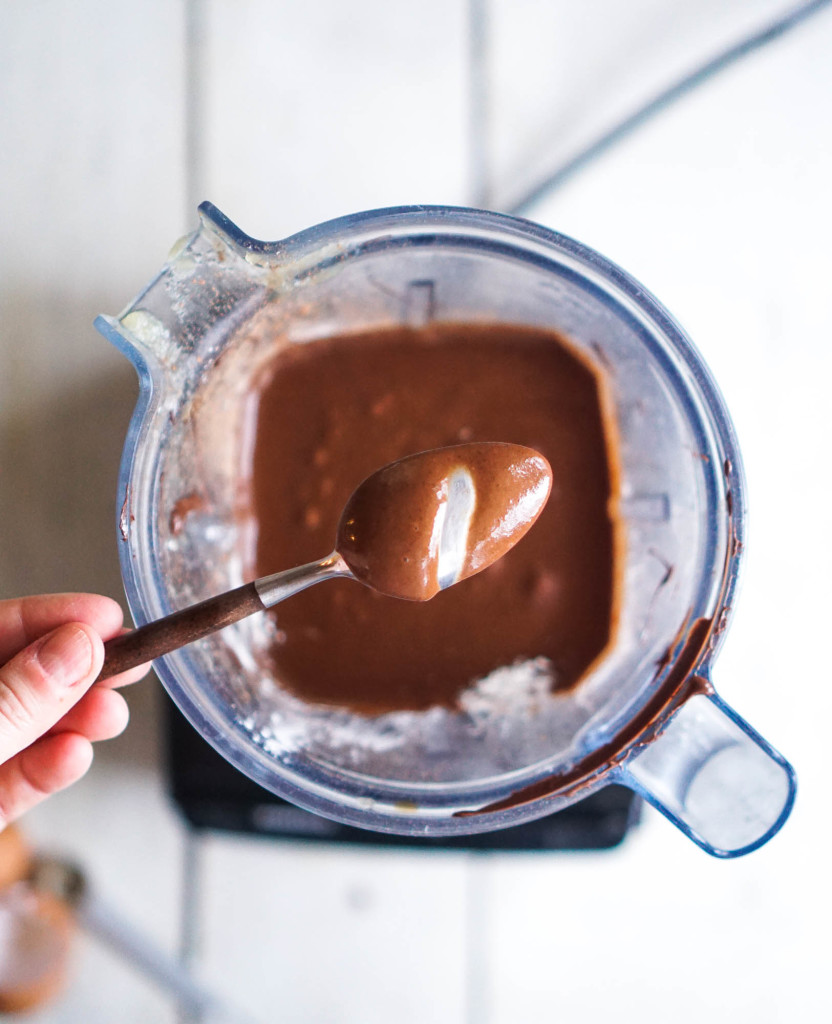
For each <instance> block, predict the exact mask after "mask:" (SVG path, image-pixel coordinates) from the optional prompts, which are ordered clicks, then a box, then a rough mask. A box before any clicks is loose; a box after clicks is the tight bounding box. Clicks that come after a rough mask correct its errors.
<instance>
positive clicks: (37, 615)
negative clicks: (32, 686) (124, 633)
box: [0, 594, 123, 664]
mask: <svg viewBox="0 0 832 1024" xmlns="http://www.w3.org/2000/svg"><path fill="white" fill-rule="evenodd" d="M122 621H123V613H122V611H121V607H120V606H119V605H118V603H117V602H116V601H113V599H112V598H110V597H103V596H102V595H100V594H42V595H38V596H33V597H19V598H13V599H11V600H6V601H0V664H3V663H4V662H6V661H8V660H9V658H13V657H14V655H15V654H17V653H18V652H19V651H22V650H23V648H24V647H28V646H29V644H30V643H32V642H33V641H34V640H38V639H39V638H40V637H42V636H44V635H45V634H46V633H49V632H50V631H51V630H53V629H56V628H57V627H58V626H63V625H64V624H65V623H67V622H83V623H84V624H85V625H88V626H92V628H93V629H94V630H95V631H96V633H98V635H99V636H100V637H101V639H102V640H109V638H110V637H111V636H115V634H116V633H118V632H119V631H120V630H121V624H122Z"/></svg>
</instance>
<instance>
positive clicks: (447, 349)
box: [251, 323, 619, 714]
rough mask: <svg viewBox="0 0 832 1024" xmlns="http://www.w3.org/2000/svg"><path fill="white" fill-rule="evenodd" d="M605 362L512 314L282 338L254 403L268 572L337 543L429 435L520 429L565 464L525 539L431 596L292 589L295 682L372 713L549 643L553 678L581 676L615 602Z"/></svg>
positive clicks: (286, 618) (556, 684) (282, 650)
mask: <svg viewBox="0 0 832 1024" xmlns="http://www.w3.org/2000/svg"><path fill="white" fill-rule="evenodd" d="M599 373H600V371H599V370H598V369H597V368H596V367H595V366H593V365H590V364H589V363H588V362H587V361H586V360H585V359H584V358H583V357H582V356H580V355H579V354H577V353H576V351H575V350H574V349H573V348H572V347H571V346H570V345H569V344H568V343H566V342H565V341H563V340H562V339H561V338H559V337H558V336H557V335H556V334H554V333H552V332H550V331H546V330H543V329H535V328H528V327H519V326H511V325H508V326H506V325H496V324H474V323H468V324H453V323H434V324H431V325H429V326H427V327H424V328H408V327H396V328H389V329H382V330H377V331H374V332H368V333H366V334H354V335H349V336H345V337H340V338H329V339H324V340H320V341H314V342H308V343H305V344H302V345H294V346H290V347H288V348H286V349H284V350H282V351H281V352H280V354H279V355H278V356H276V358H275V361H274V363H273V364H272V366H271V367H270V370H269V375H268V377H267V379H265V380H264V381H263V382H262V387H261V389H260V392H259V401H258V403H257V408H256V412H255V421H254V432H255V444H254V455H253V463H252V481H251V483H252V492H251V505H252V511H253V513H254V514H255V516H256V519H257V522H258V537H257V544H256V552H255V553H254V558H253V561H254V565H253V566H252V574H254V575H257V576H262V575H267V574H269V573H272V572H275V571H278V570H281V569H284V568H288V567H290V566H293V565H298V564H301V563H303V562H308V561H313V560H315V559H319V558H321V556H322V552H324V553H325V552H327V551H329V550H331V548H332V545H333V538H334V537H335V536H336V531H337V527H338V522H339V517H340V515H341V510H342V508H343V507H344V506H345V505H346V503H347V501H348V499H349V497H350V495H351V493H352V492H353V490H354V489H355V488H356V487H357V485H358V484H359V483H360V482H361V481H362V480H363V479H364V478H365V477H367V476H369V475H370V474H371V473H372V472H373V471H374V470H376V469H377V468H378V467H379V466H382V465H384V464H386V463H389V462H393V461H395V460H396V459H400V458H403V457H404V456H406V455H409V454H412V453H414V452H419V451H424V450H426V449H429V448H440V447H445V446H447V445H454V444H459V443H461V442H468V441H504V442H509V443H513V444H519V445H524V446H526V447H530V448H534V449H535V450H537V451H538V452H540V453H542V454H543V455H544V456H545V457H546V459H548V461H549V463H550V464H551V467H552V475H553V486H552V492H551V496H550V499H549V502H548V505H547V506H546V508H545V509H544V510H543V512H542V514H541V515H540V518H539V520H538V522H537V523H536V525H535V527H534V529H532V530H531V531H530V532H529V534H528V535H527V536H526V537H525V538H524V539H523V541H522V543H520V544H519V545H518V546H517V547H516V548H514V549H513V550H511V551H509V552H508V553H507V554H506V555H505V557H503V558H500V559H499V561H497V562H495V563H494V564H493V565H491V566H490V567H489V568H487V569H486V570H484V571H483V572H481V573H478V574H477V575H476V576H474V577H472V578H471V579H466V580H463V581H462V582H461V583H460V584H458V585H456V586H453V587H451V588H450V589H448V590H444V591H442V592H441V593H439V594H437V595H436V597H434V598H433V599H432V600H431V601H428V602H425V603H414V602H405V601H399V600H396V599H395V598H391V597H386V596H384V595H382V594H379V593H378V592H375V591H372V590H369V589H367V588H364V587H356V585H355V583H354V582H352V581H349V580H333V581H331V582H328V583H327V584H326V585H325V586H320V587H313V588H311V589H310V590H307V591H305V592H303V593H301V594H299V595H297V596H296V597H294V598H292V599H291V600H290V601H287V602H286V603H285V604H282V605H281V606H280V607H279V608H277V609H276V610H275V612H273V613H272V614H274V615H275V617H276V620H277V626H278V638H277V641H276V642H275V644H274V647H273V651H272V656H273V660H274V673H275V676H276V677H277V678H278V679H280V680H281V682H282V684H283V685H284V686H286V687H287V688H288V689H290V690H291V691H293V692H294V693H296V694H297V695H298V696H300V697H301V698H303V699H304V700H306V701H309V702H312V703H323V704H332V705H339V706H342V707H347V708H350V709H352V710H355V711H360V712H363V713H367V714H377V713H381V712H384V711H391V710H401V709H413V710H419V709H426V708H429V707H431V706H435V705H444V706H449V707H450V706H454V705H455V703H456V699H457V697H458V695H459V694H460V692H461V691H462V690H464V689H465V688H467V687H468V686H470V685H471V684H472V683H473V682H474V681H475V680H477V679H479V678H482V677H483V676H485V675H487V674H488V673H490V672H492V671H494V670H495V669H498V668H501V667H503V666H506V665H511V664H513V663H515V662H517V661H525V660H527V659H532V658H545V659H548V661H549V663H550V664H551V669H552V675H553V688H555V689H567V688H570V687H572V686H574V685H575V684H576V683H577V682H578V681H579V680H580V679H581V677H582V676H583V675H584V674H585V673H586V672H587V670H588V669H589V668H590V666H591V665H592V664H593V662H594V661H595V660H596V659H598V658H599V657H600V656H601V655H602V654H603V652H604V650H605V648H606V646H607V645H608V643H609V642H610V639H611V635H612V632H613V629H614V627H615V618H616V605H617V588H616V570H617V565H618V561H619V552H618V550H617V547H618V533H619V531H618V527H617V523H616V520H615V508H616V499H617V496H618V495H617V491H618V481H617V472H616V466H617V463H616V437H615V428H614V424H613V423H611V422H610V421H609V418H608V416H606V415H605V411H604V403H603V401H602V397H603V392H602V381H601V380H600V377H599Z"/></svg>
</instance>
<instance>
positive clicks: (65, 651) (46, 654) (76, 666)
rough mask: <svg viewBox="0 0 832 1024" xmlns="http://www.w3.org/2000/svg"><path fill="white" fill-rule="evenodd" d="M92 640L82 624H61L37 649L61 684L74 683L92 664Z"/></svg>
mask: <svg viewBox="0 0 832 1024" xmlns="http://www.w3.org/2000/svg"><path fill="white" fill-rule="evenodd" d="M92 657H93V650H92V642H91V641H90V638H89V636H88V635H87V633H86V632H85V631H84V630H83V629H81V627H80V626H71V625H70V626H60V627H59V628H58V629H56V630H55V632H54V633H50V634H49V636H47V637H46V639H45V640H44V641H43V643H42V644H41V646H40V649H39V650H38V652H37V659H38V662H39V663H40V667H41V668H42V669H43V671H44V672H45V673H46V675H47V676H49V677H50V679H51V680H52V681H53V682H54V683H55V684H56V685H58V686H74V685H75V684H76V683H80V682H81V680H82V679H84V678H85V677H86V676H87V675H88V673H89V671H90V669H91V668H92Z"/></svg>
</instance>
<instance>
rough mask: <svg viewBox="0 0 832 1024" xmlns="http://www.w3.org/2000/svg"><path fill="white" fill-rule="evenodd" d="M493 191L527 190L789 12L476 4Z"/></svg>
mask: <svg viewBox="0 0 832 1024" xmlns="http://www.w3.org/2000/svg"><path fill="white" fill-rule="evenodd" d="M481 6H482V7H483V8H484V9H485V11H486V16H487V21H488V30H487V36H488V44H487V51H488V55H489V58H488V67H489V80H490V83H491V85H490V88H491V97H492V105H491V111H490V125H489V133H490V152H491V159H492V183H491V184H492V187H491V190H490V195H489V196H488V197H486V198H487V199H488V205H493V206H494V207H495V208H496V209H501V210H505V209H510V208H511V207H512V206H513V204H514V203H516V202H517V201H518V200H519V199H520V198H521V196H523V195H525V194H526V192H527V190H528V189H530V188H532V187H533V186H535V185H536V184H537V183H538V182H540V181H542V180H544V179H545V178H546V176H547V174H549V173H551V172H552V171H553V170H555V169H556V168H557V167H559V166H560V165H561V164H562V163H564V162H566V161H567V160H568V159H570V158H571V157H573V156H575V155H576V154H577V153H578V152H580V151H581V149H582V148H583V147H585V146H586V145H588V144H590V143H591V142H593V141H595V139H596V138H598V137H600V135H602V134H603V133H604V132H605V131H607V130H609V129H610V128H612V127H613V126H614V125H615V124H617V123H618V122H619V121H620V120H622V119H623V118H624V117H627V116H629V115H630V114H632V113H634V112H635V111H637V110H638V109H639V108H640V107H641V106H642V105H643V104H644V103H646V102H647V101H648V100H650V99H652V98H653V97H654V96H656V95H658V94H659V93H660V92H661V91H662V90H663V89H665V88H667V87H668V86H670V85H671V84H674V83H675V82H676V81H678V80H679V79H680V78H681V77H682V76H683V75H685V74H688V73H690V72H691V71H693V70H694V69H696V68H697V67H698V66H699V65H700V64H701V63H702V62H703V61H706V60H709V59H711V58H713V57H715V56H716V55H717V54H719V53H720V52H721V51H722V50H723V49H725V48H726V47H728V46H730V45H733V44H735V43H736V42H738V41H739V40H740V39H742V38H744V37H745V35H747V34H748V33H749V32H751V31H753V30H754V29H759V28H761V27H762V26H764V25H766V24H767V23H768V22H769V21H770V20H772V19H774V18H776V17H778V16H780V15H782V14H783V12H785V11H788V10H790V9H792V8H793V7H795V6H796V4H795V3H794V2H790V0H699V2H697V3H686V2H684V0H675V2H674V0H671V2H668V0H629V2H628V3H626V4H620V3H619V4H615V3H610V2H609V0H584V2H583V3H579V4H576V3H570V2H568V0H483V3H482V4H481Z"/></svg>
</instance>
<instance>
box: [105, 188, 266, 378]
mask: <svg viewBox="0 0 832 1024" xmlns="http://www.w3.org/2000/svg"><path fill="white" fill-rule="evenodd" d="M258 246H259V248H262V247H263V246H262V243H255V242H254V241H253V240H251V239H247V236H245V235H243V233H242V232H240V231H239V229H237V228H235V227H234V225H232V224H231V222H230V221H227V219H226V218H225V217H224V216H223V215H222V214H221V213H220V212H219V211H218V210H216V209H215V208H214V207H213V206H211V205H210V204H208V203H205V204H203V207H201V208H200V224H199V227H198V228H197V229H196V231H194V232H193V233H192V234H190V235H188V236H186V237H185V238H183V239H181V240H180V241H179V242H177V243H176V245H174V247H173V249H172V250H171V253H170V255H169V257H168V259H167V261H166V262H165V264H164V266H163V267H162V269H161V271H160V272H159V273H158V274H157V275H156V277H155V278H154V279H153V280H152V281H151V282H150V284H149V285H148V286H147V287H146V288H145V289H144V290H143V291H142V292H141V293H140V294H139V295H138V296H137V297H136V298H135V299H134V300H133V302H132V303H130V305H129V306H128V307H127V308H126V309H125V310H124V311H123V312H122V313H121V314H120V315H119V316H118V317H109V316H99V317H98V318H97V319H96V321H95V326H96V328H97V330H98V331H99V332H100V333H101V334H103V335H104V336H105V337H106V338H107V339H108V340H109V341H110V342H112V343H113V344H114V345H115V346H116V347H117V348H119V349H120V350H121V351H122V352H124V354H125V355H126V356H127V357H128V358H129V359H130V361H131V362H132V363H133V364H134V366H135V367H136V369H137V370H138V372H139V375H140V378H141V377H143V376H144V371H149V375H150V377H155V376H156V374H155V373H154V370H155V369H158V370H160V371H161V372H162V374H163V375H168V374H175V371H176V367H177V365H178V364H179V362H180V361H181V360H182V357H183V356H185V357H193V358H197V359H199V360H200V361H206V360H207V361H210V358H211V356H212V353H213V354H214V355H215V354H216V351H217V350H218V348H219V344H218V339H219V338H221V337H225V336H227V335H228V334H229V332H231V331H233V330H234V328H235V326H236V325H237V324H239V323H242V322H243V321H244V320H245V319H247V318H248V317H250V316H251V315H252V313H253V311H254V310H255V309H256V308H257V307H258V306H260V305H262V304H263V302H264V301H265V300H266V298H267V296H268V295H269V294H270V293H271V292H273V291H274V290H275V263H276V262H278V261H279V258H280V252H281V247H280V246H279V245H273V246H271V250H272V252H271V259H266V260H263V259H256V258H255V259H252V247H254V248H258Z"/></svg>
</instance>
